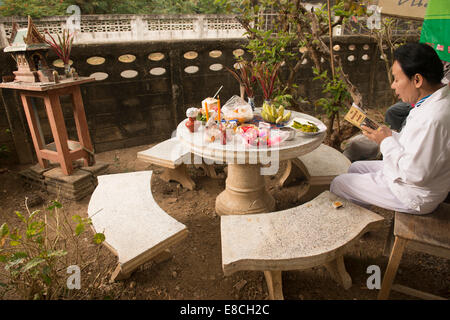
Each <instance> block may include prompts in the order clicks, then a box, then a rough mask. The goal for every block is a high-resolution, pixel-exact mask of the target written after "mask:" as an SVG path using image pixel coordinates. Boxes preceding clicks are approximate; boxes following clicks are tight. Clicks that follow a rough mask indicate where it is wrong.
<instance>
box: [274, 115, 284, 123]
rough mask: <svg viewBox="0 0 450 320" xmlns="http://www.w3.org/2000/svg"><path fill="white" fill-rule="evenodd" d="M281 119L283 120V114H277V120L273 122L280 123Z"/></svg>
mask: <svg viewBox="0 0 450 320" xmlns="http://www.w3.org/2000/svg"><path fill="white" fill-rule="evenodd" d="M281 120H283V116H279V117H278V118H277V120H275V123H280V122H281Z"/></svg>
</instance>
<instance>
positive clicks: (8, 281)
mask: <svg viewBox="0 0 450 320" xmlns="http://www.w3.org/2000/svg"><path fill="white" fill-rule="evenodd" d="M26 207H27V213H28V214H25V215H24V214H22V213H20V212H19V211H16V212H15V214H16V215H17V217H18V218H19V223H20V227H17V228H11V227H10V226H9V225H8V224H7V223H3V224H2V225H1V226H0V265H1V266H3V271H4V272H0V294H2V295H4V294H6V293H7V292H10V291H12V292H13V293H15V294H16V295H18V296H19V297H20V298H22V299H61V298H70V297H72V298H75V297H78V298H80V297H82V294H83V293H85V292H86V291H81V290H69V289H68V288H67V286H66V285H67V282H66V279H67V272H66V271H67V267H68V266H70V265H77V266H79V267H80V269H81V270H84V269H86V268H87V267H90V266H92V265H93V263H94V262H96V261H97V260H98V257H99V253H100V248H101V246H100V244H101V243H102V242H103V241H104V240H105V236H104V234H102V233H96V234H95V235H94V236H93V238H92V242H93V243H94V245H95V246H96V253H95V256H94V259H93V260H92V256H89V255H88V254H87V253H82V252H81V250H80V242H81V240H82V238H81V237H82V236H85V235H86V232H87V231H86V227H87V226H88V225H90V224H91V220H90V219H88V218H82V217H81V216H79V215H74V216H73V217H72V219H71V220H70V219H69V218H68V217H67V215H65V214H62V213H61V212H60V209H61V208H62V205H61V203H59V202H58V201H53V202H52V203H51V205H50V206H49V207H48V208H47V210H45V212H42V211H41V210H35V211H33V212H30V210H29V209H28V206H27V205H26ZM0 271H1V269H0ZM103 272H105V271H104V270H103V271H101V273H103ZM95 282H96V281H93V282H92V283H91V284H92V287H90V288H91V290H92V289H95Z"/></svg>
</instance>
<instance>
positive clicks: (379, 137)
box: [361, 125, 392, 145]
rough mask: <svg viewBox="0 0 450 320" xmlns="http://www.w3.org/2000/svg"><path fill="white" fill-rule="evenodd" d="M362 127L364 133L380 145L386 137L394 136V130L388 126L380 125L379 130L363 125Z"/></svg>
mask: <svg viewBox="0 0 450 320" xmlns="http://www.w3.org/2000/svg"><path fill="white" fill-rule="evenodd" d="M361 129H363V134H364V135H365V136H366V137H367V138H369V139H370V140H372V141H374V142H376V143H377V144H378V145H380V144H381V142H382V141H383V140H384V139H385V138H387V137H390V136H392V130H391V129H389V128H388V127H386V126H380V127H379V128H378V129H377V130H374V129H371V128H369V127H366V126H364V125H362V126H361Z"/></svg>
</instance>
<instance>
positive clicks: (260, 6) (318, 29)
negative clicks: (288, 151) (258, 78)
mask: <svg viewBox="0 0 450 320" xmlns="http://www.w3.org/2000/svg"><path fill="white" fill-rule="evenodd" d="M217 2H218V3H220V4H221V5H224V6H227V7H228V9H229V11H230V12H233V13H238V14H239V15H237V16H236V19H238V20H239V22H240V23H241V25H242V26H243V28H244V29H245V30H246V35H247V38H248V44H247V45H246V49H247V51H248V52H249V54H251V55H252V60H253V61H255V63H266V64H267V65H269V66H275V65H277V64H279V65H283V71H282V72H280V75H279V77H278V81H276V82H275V83H274V92H277V95H279V93H281V92H282V93H283V94H289V95H291V97H292V99H291V101H290V102H291V105H292V107H293V108H294V109H301V107H300V105H301V104H302V103H304V101H306V100H309V101H311V100H313V99H312V97H306V99H305V98H304V97H302V91H301V90H300V87H299V86H298V84H297V79H298V76H299V74H300V73H301V72H302V70H304V66H303V64H304V61H305V59H307V60H308V61H310V62H312V65H313V66H314V67H315V68H317V69H318V70H319V72H320V73H322V72H323V71H324V70H326V69H327V68H328V66H330V65H336V66H337V67H338V68H336V70H339V72H336V76H337V77H338V78H339V79H340V80H341V81H343V82H344V83H346V85H347V89H348V91H349V93H350V94H351V96H352V98H353V99H354V101H356V102H357V103H359V101H361V94H360V93H359V91H358V89H357V88H356V87H355V86H354V85H353V84H352V83H351V82H350V80H349V78H348V76H347V74H346V73H345V72H344V69H343V68H342V62H341V60H340V57H339V56H338V55H335V54H331V53H332V50H331V49H330V47H329V45H327V44H326V43H325V38H324V37H325V36H328V32H329V29H330V25H329V19H328V16H329V14H328V11H327V10H326V9H327V6H326V5H323V6H322V7H321V8H318V9H317V8H316V9H314V10H308V9H307V8H306V6H305V3H304V2H303V1H300V0H294V1H292V0H279V1H273V0H217ZM334 3H335V5H334V6H333V7H332V8H330V11H331V14H332V15H334V16H335V17H338V19H337V21H335V22H333V23H332V25H331V27H335V26H338V25H342V24H343V23H344V22H345V21H346V20H347V19H348V17H350V16H351V15H353V14H359V12H358V11H361V10H360V9H361V7H360V6H358V5H355V3H354V1H348V0H345V1H344V0H337V1H335V2H334ZM324 62H329V64H326V63H324ZM332 69H334V68H332Z"/></svg>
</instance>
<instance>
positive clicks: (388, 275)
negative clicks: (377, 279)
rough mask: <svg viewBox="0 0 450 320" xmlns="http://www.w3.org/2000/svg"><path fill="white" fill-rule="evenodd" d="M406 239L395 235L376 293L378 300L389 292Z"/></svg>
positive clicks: (385, 297) (385, 296)
mask: <svg viewBox="0 0 450 320" xmlns="http://www.w3.org/2000/svg"><path fill="white" fill-rule="evenodd" d="M407 243H408V240H406V239H402V238H399V237H395V241H394V246H393V248H392V251H391V255H390V257H389V262H388V265H387V268H386V272H385V273H384V277H383V283H382V284H381V289H380V292H379V293H378V300H386V299H387V298H388V297H389V293H390V292H391V287H392V283H393V282H394V278H395V275H396V273H397V269H398V266H399V265H400V261H401V259H402V255H403V251H404V250H405V247H406V244H407Z"/></svg>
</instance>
